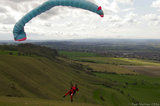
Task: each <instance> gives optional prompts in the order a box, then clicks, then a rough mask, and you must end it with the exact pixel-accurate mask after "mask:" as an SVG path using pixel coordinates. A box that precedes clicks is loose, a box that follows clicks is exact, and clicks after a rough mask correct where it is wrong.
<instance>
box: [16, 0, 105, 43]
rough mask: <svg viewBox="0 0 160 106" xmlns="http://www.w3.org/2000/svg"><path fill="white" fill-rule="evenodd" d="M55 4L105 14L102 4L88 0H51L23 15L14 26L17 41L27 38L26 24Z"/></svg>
mask: <svg viewBox="0 0 160 106" xmlns="http://www.w3.org/2000/svg"><path fill="white" fill-rule="evenodd" d="M55 6H71V7H76V8H81V9H85V10H88V11H91V12H94V13H97V14H99V15H100V16H101V17H103V16H104V14H103V11H102V9H101V6H97V5H96V4H94V3H91V2H89V1H87V0H49V1H46V2H45V3H43V4H42V5H40V6H39V7H37V8H35V9H33V10H32V11H30V12H29V13H27V14H26V15H25V16H23V17H22V19H20V20H19V21H18V22H17V23H16V24H15V26H14V29H13V35H14V39H15V41H24V40H26V38H27V37H26V33H25V31H24V26H25V24H26V23H28V22H29V21H30V20H31V19H32V18H34V17H36V16H37V15H39V14H41V13H43V12H45V11H47V10H49V9H51V8H53V7H55Z"/></svg>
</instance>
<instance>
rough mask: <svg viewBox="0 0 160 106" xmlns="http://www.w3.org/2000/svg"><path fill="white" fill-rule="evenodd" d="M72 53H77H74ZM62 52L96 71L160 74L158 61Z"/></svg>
mask: <svg viewBox="0 0 160 106" xmlns="http://www.w3.org/2000/svg"><path fill="white" fill-rule="evenodd" d="M72 53H74V54H76V53H77V54H76V55H72ZM61 54H64V55H66V54H67V55H66V56H67V57H68V56H69V57H68V58H70V59H73V60H76V61H79V63H81V64H83V65H87V66H88V67H90V68H92V69H93V70H94V71H99V72H110V73H112V72H113V73H117V74H136V73H140V74H144V75H151V76H160V75H159V74H160V71H159V70H160V62H157V61H151V60H142V59H136V58H112V57H100V56H98V55H96V56H94V54H92V55H91V54H90V53H89V54H88V53H87V54H86V53H83V52H80V53H79V52H61ZM88 55H89V56H88ZM133 71H134V72H133Z"/></svg>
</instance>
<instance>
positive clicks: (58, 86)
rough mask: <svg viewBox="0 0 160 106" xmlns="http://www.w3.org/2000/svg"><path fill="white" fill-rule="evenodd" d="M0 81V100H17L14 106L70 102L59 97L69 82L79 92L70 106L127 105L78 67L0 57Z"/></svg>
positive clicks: (29, 58) (45, 60)
mask: <svg viewBox="0 0 160 106" xmlns="http://www.w3.org/2000/svg"><path fill="white" fill-rule="evenodd" d="M0 78H1V79H0V96H2V97H4V96H5V97H12V98H13V97H18V98H19V99H18V98H16V100H17V102H18V103H19V102H20V101H21V98H22V97H23V98H40V99H48V100H54V101H70V98H69V97H66V98H62V96H63V95H64V94H65V93H66V92H67V91H68V90H69V89H70V82H71V81H73V82H74V83H77V84H78V87H79V89H80V91H79V95H75V96H74V102H77V103H91V104H102V105H105V106H117V103H118V104H120V105H123V106H125V105H127V104H128V103H129V100H128V98H127V97H126V96H124V95H123V94H121V93H119V92H118V91H115V90H113V89H111V88H107V87H105V86H103V83H104V80H103V79H102V78H99V77H96V76H94V75H92V74H91V73H87V72H85V71H83V67H81V66H78V65H75V64H71V63H66V62H64V61H62V60H58V59H54V60H53V59H52V60H50V59H48V58H45V57H39V56H16V55H6V54H5V55H0ZM8 100H9V99H8ZM18 100H19V101H18ZM6 101H7V99H6ZM23 101H24V102H22V103H20V104H23V103H25V99H24V100H23ZM38 101H39V100H38ZM115 101H119V102H115ZM33 102H34V100H33ZM39 102H40V103H41V101H39ZM1 103H2V102H1ZM1 103H0V104H1ZM5 103H6V102H5V101H4V104H5ZM8 103H12V102H10V101H8ZM64 103H65V102H64ZM20 104H18V105H20ZM31 104H32V103H31ZM53 104H54V103H53ZM60 104H61V103H60ZM67 104H68V103H67Z"/></svg>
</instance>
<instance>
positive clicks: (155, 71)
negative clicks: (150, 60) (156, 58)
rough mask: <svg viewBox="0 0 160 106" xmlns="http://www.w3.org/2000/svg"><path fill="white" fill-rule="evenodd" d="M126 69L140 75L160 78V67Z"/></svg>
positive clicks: (130, 67) (132, 67) (129, 67)
mask: <svg viewBox="0 0 160 106" xmlns="http://www.w3.org/2000/svg"><path fill="white" fill-rule="evenodd" d="M124 67H125V68H128V69H129V70H133V71H135V72H137V73H140V74H144V75H148V76H153V77H160V66H124Z"/></svg>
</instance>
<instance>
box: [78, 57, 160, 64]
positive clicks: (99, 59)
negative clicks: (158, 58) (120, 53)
mask: <svg viewBox="0 0 160 106" xmlns="http://www.w3.org/2000/svg"><path fill="white" fill-rule="evenodd" d="M77 59H78V58H77ZM79 60H80V61H84V62H85V61H86V62H87V61H88V62H93V63H104V64H112V65H129V66H133V65H152V66H153V65H154V66H160V63H158V62H155V61H147V60H140V59H134V58H111V57H85V58H84V57H79Z"/></svg>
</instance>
